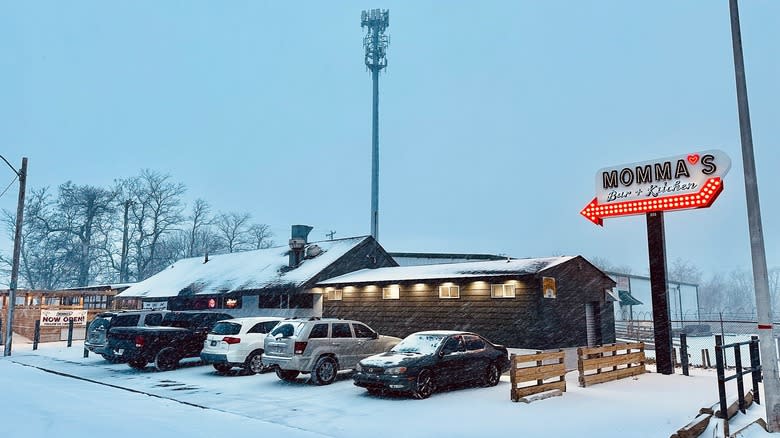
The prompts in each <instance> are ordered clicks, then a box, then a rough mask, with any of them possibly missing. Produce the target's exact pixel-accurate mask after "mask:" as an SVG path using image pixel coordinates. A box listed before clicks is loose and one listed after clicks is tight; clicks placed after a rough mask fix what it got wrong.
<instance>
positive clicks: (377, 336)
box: [371, 332, 379, 339]
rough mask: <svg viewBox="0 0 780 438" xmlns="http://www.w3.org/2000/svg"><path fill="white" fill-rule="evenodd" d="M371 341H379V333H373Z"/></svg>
mask: <svg viewBox="0 0 780 438" xmlns="http://www.w3.org/2000/svg"><path fill="white" fill-rule="evenodd" d="M371 339H379V333H377V332H373V333H372V334H371Z"/></svg>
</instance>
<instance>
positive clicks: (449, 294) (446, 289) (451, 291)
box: [439, 286, 460, 298]
mask: <svg viewBox="0 0 780 438" xmlns="http://www.w3.org/2000/svg"><path fill="white" fill-rule="evenodd" d="M439 298H460V286H439Z"/></svg>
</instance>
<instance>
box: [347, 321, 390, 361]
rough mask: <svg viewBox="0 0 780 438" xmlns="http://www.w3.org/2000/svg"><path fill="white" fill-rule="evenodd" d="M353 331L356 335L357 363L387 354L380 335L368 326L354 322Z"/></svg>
mask: <svg viewBox="0 0 780 438" xmlns="http://www.w3.org/2000/svg"><path fill="white" fill-rule="evenodd" d="M352 331H353V332H354V333H355V356H356V361H358V362H359V361H360V360H361V359H365V358H367V357H368V356H371V355H374V354H378V353H384V352H385V347H384V345H382V343H381V342H380V341H379V335H377V333H376V332H375V331H373V330H371V329H370V328H369V327H368V326H367V325H365V324H361V323H359V322H353V323H352Z"/></svg>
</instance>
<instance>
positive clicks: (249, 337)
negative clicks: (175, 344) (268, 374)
mask: <svg viewBox="0 0 780 438" xmlns="http://www.w3.org/2000/svg"><path fill="white" fill-rule="evenodd" d="M282 319H283V318H277V317H265V316H263V317H259V316H258V317H248V318H235V319H230V320H225V321H219V322H218V323H216V324H215V325H214V328H213V329H211V331H210V332H209V334H208V335H207V336H206V340H205V341H204V343H203V350H201V353H200V358H201V360H203V362H205V363H210V364H212V365H213V366H214V369H215V370H217V372H218V373H220V374H225V373H227V372H228V371H230V369H231V368H233V367H241V368H244V369H245V370H246V371H248V372H250V373H252V374H256V373H260V372H263V371H266V370H267V368H266V367H265V366H264V365H263V362H262V360H261V355H262V354H263V341H264V340H265V337H266V334H268V333H269V332H270V331H271V330H273V328H274V327H275V326H276V324H278V323H279V321H281V320H282Z"/></svg>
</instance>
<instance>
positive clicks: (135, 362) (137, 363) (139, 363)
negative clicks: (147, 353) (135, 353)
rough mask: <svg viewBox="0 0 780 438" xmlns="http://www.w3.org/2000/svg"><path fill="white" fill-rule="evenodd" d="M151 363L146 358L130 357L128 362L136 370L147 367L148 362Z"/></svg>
mask: <svg viewBox="0 0 780 438" xmlns="http://www.w3.org/2000/svg"><path fill="white" fill-rule="evenodd" d="M147 363H149V362H148V361H147V360H146V359H130V360H129V361H127V364H128V365H130V368H132V369H134V370H142V369H144V368H146V364H147Z"/></svg>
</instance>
